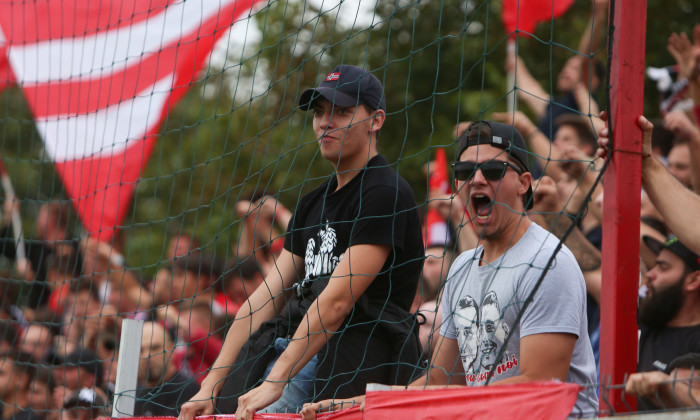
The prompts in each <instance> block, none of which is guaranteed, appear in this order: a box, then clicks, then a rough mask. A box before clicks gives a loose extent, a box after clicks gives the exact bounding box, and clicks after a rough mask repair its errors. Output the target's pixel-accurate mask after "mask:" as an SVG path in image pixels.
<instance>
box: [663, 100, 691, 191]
mask: <svg viewBox="0 0 700 420" xmlns="http://www.w3.org/2000/svg"><path fill="white" fill-rule="evenodd" d="M664 125H665V126H666V128H667V129H668V130H671V131H672V132H673V133H674V134H675V135H676V139H677V143H676V144H675V145H674V146H673V148H672V149H671V150H670V151H669V153H668V170H669V171H670V172H671V174H673V176H675V177H676V179H677V180H678V181H680V182H681V184H683V185H685V186H686V187H687V188H689V189H694V190H695V192H698V191H700V129H698V126H697V124H696V123H694V122H693V121H691V119H690V117H688V115H687V114H686V113H685V112H683V111H674V112H670V113H668V114H667V115H666V117H665V118H664Z"/></svg>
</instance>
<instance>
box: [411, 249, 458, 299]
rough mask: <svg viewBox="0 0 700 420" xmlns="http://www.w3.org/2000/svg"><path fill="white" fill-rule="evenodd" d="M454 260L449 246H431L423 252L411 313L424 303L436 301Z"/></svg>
mask: <svg viewBox="0 0 700 420" xmlns="http://www.w3.org/2000/svg"><path fill="white" fill-rule="evenodd" d="M453 260H454V253H453V252H452V249H451V246H450V245H442V244H432V245H428V247H427V248H426V250H425V261H423V271H422V273H421V277H420V280H419V282H418V288H417V289H416V296H415V298H414V300H413V306H412V307H411V312H415V310H416V309H417V308H418V306H420V305H422V304H423V303H425V302H430V301H434V300H437V299H438V296H439V295H440V294H441V293H442V288H443V287H444V285H445V279H447V272H448V271H449V269H450V265H451V264H452V261H453Z"/></svg>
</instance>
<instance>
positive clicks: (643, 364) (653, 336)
mask: <svg viewBox="0 0 700 420" xmlns="http://www.w3.org/2000/svg"><path fill="white" fill-rule="evenodd" d="M640 328H641V335H640V337H639V363H638V364H637V372H651V371H654V370H659V371H662V372H665V371H666V370H667V369H668V365H669V363H671V361H672V360H673V359H675V358H676V357H678V356H682V355H684V354H688V353H698V352H700V325H693V326H691V327H666V328H663V329H660V330H652V329H649V328H646V327H644V326H641V327H640ZM638 401H639V410H640V411H642V410H653V409H657V408H659V407H657V406H656V405H655V404H653V403H652V402H650V401H648V400H645V399H644V398H639V399H638Z"/></svg>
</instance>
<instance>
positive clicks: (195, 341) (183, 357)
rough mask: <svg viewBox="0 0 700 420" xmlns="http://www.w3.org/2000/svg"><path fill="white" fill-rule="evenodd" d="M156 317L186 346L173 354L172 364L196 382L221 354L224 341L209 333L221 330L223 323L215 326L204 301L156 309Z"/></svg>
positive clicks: (209, 308)
mask: <svg viewBox="0 0 700 420" xmlns="http://www.w3.org/2000/svg"><path fill="white" fill-rule="evenodd" d="M158 315H159V318H161V319H162V320H163V321H165V325H166V328H168V329H169V330H172V331H174V333H175V335H176V336H177V338H178V339H179V340H180V341H181V342H183V343H185V345H183V346H178V347H177V349H175V351H174V353H173V356H172V357H173V361H174V362H175V365H176V366H177V367H178V368H181V367H183V365H184V368H185V369H186V370H187V371H189V372H191V373H192V374H193V376H194V377H195V379H197V381H198V382H199V383H201V382H202V380H203V379H204V377H205V376H206V373H207V371H208V370H209V368H210V367H211V366H212V365H213V364H214V362H215V361H216V357H217V356H218V355H219V352H220V351H221V347H222V345H223V339H222V338H221V337H219V336H217V335H216V334H213V332H212V331H215V330H218V329H223V328H224V323H223V322H220V323H217V322H216V321H215V319H218V318H220V317H217V316H215V315H214V314H213V312H212V310H211V304H210V303H209V302H206V301H203V300H195V301H192V300H189V301H185V302H182V303H180V304H179V305H168V306H165V307H163V308H160V309H159V310H158Z"/></svg>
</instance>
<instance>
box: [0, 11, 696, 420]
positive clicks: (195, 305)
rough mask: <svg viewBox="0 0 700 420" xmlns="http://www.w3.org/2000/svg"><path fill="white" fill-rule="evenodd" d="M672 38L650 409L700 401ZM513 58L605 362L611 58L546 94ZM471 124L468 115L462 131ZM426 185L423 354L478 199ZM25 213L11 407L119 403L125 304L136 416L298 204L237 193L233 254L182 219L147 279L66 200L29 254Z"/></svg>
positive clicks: (6, 323)
mask: <svg viewBox="0 0 700 420" xmlns="http://www.w3.org/2000/svg"><path fill="white" fill-rule="evenodd" d="M599 3H601V4H604V2H599ZM597 10H599V11H604V10H606V8H605V7H600V6H599V7H598V8H597ZM604 22H605V17H604V16H602V15H600V14H598V15H597V16H596V17H595V18H594V19H592V21H591V24H590V25H589V29H588V30H587V32H586V34H585V35H584V36H583V38H582V39H583V40H588V41H589V42H588V43H585V42H582V45H580V46H579V51H582V52H585V51H592V50H594V49H597V48H598V47H597V44H596V43H597V42H599V37H598V36H597V34H596V33H597V32H598V31H599V30H600V28H596V27H595V25H596V24H600V23H604ZM591 31H592V32H591ZM591 42H592V43H593V45H591ZM668 48H669V51H670V52H671V54H672V56H673V58H674V59H675V60H676V64H677V66H678V69H679V77H681V78H684V79H686V80H687V82H688V83H687V89H686V90H685V95H686V96H687V99H689V100H690V103H691V105H692V106H691V107H690V108H682V107H681V108H677V109H669V110H667V111H668V112H666V113H665V115H664V116H663V119H660V120H658V121H655V123H654V124H652V123H651V122H649V121H648V120H647V119H645V118H643V117H642V118H640V120H639V126H640V129H642V130H643V132H644V138H645V143H644V156H643V171H644V173H643V187H644V189H643V191H642V207H641V212H640V215H639V220H640V237H639V238H638V240H639V244H640V262H639V265H640V280H639V285H640V287H639V299H640V306H639V309H640V317H639V327H640V331H641V335H640V362H639V373H638V374H635V375H632V376H631V378H630V380H629V382H628V383H627V391H628V392H630V393H632V394H633V395H637V396H639V397H640V407H641V408H643V409H649V410H651V409H656V408H662V407H663V408H668V407H675V406H679V405H682V406H698V405H700V404H699V401H700V397H698V399H695V398H694V395H696V393H698V394H700V391H698V389H700V388H698V387H697V385H696V384H693V381H692V380H690V382H689V378H692V377H695V378H696V380H698V383H700V378H698V375H697V371H696V369H697V368H698V367H700V362H699V360H700V356H698V355H697V354H695V353H700V259H699V258H698V254H700V232H698V230H699V229H698V228H697V226H699V225H698V224H697V223H696V221H695V220H694V219H695V217H694V216H695V215H696V214H700V199H699V198H698V196H697V194H698V193H700V128H699V124H698V123H699V122H700V25H698V26H696V27H695V29H694V31H693V34H692V35H691V36H690V37H689V36H687V35H686V34H673V35H672V36H671V37H670V38H669V43H668ZM531 64H532V63H531ZM506 71H510V72H513V73H514V74H515V78H516V83H517V84H519V86H520V88H519V89H518V94H519V96H520V98H521V99H522V103H524V104H525V105H526V110H525V112H523V111H518V112H509V113H495V114H494V115H493V116H492V118H493V119H494V120H497V121H501V122H505V123H508V124H511V125H513V126H514V127H515V129H517V130H518V131H519V132H520V133H521V134H522V136H523V137H524V139H525V140H526V141H527V143H528V147H529V149H530V153H531V155H532V156H533V159H532V162H531V163H532V164H533V167H537V168H538V169H533V173H536V172H537V173H539V174H540V175H541V176H540V177H539V179H538V180H537V181H536V183H535V186H534V187H533V190H534V196H533V199H534V203H533V205H534V206H533V208H532V209H531V210H529V215H530V217H531V218H532V219H533V220H535V221H536V222H537V223H538V224H539V225H540V226H543V227H545V228H546V229H548V230H549V231H550V232H552V233H553V234H554V235H556V236H558V237H560V238H562V239H563V240H564V243H565V245H566V246H567V247H568V248H569V249H570V250H571V251H572V253H573V255H574V256H575V258H576V261H577V262H578V264H579V267H580V269H581V271H582V272H583V275H584V279H585V282H586V289H587V292H588V308H587V315H588V327H589V328H588V334H589V338H590V341H591V344H592V346H593V350H594V355H595V358H596V362H597V361H598V357H599V344H600V310H599V305H600V302H601V300H600V295H601V281H602V278H601V262H602V260H603V258H604V256H603V255H602V254H601V246H602V220H603V216H604V214H603V208H602V204H601V203H602V196H603V190H602V186H601V183H600V182H597V178H598V177H599V175H600V174H601V169H602V167H603V159H601V158H600V157H601V156H604V155H605V154H606V153H607V149H606V147H607V143H606V142H607V136H608V133H607V128H606V124H605V119H604V118H599V117H598V115H599V106H598V105H597V103H596V101H595V99H594V98H595V97H596V94H595V93H596V91H597V90H598V89H599V88H600V84H601V80H602V79H603V74H602V73H601V71H600V63H596V62H595V61H591V60H589V59H588V56H587V55H586V54H577V55H575V56H573V57H572V58H571V59H570V60H569V61H567V63H566V65H565V66H564V68H563V69H562V71H561V73H560V75H559V77H558V81H557V84H556V86H557V88H558V92H557V94H549V93H547V92H546V91H545V90H544V89H543V88H542V87H541V86H540V85H539V83H537V81H536V80H535V78H534V77H532V75H531V74H530V72H529V71H528V69H527V57H525V58H523V57H519V56H517V55H515V54H513V55H511V56H509V57H508V60H507V63H506ZM679 104H686V105H687V104H688V101H684V102H681V101H679ZM465 127H466V124H460V125H458V126H457V127H456V129H455V131H456V133H455V134H456V137H458V136H459V135H460V134H461V131H462V130H463V129H464V128H465ZM598 144H600V145H601V149H600V150H599V151H598V152H596V148H597V147H598ZM596 153H598V155H597V154H596ZM444 170H446V169H444V168H442V167H441V165H440V164H438V163H436V162H431V163H430V164H429V165H427V167H426V176H427V177H428V178H433V177H437V178H438V179H439V178H440V177H444V174H441V173H440V172H441V171H444ZM429 184H430V186H431V190H430V191H429V198H428V200H427V206H425V208H426V214H425V215H424V216H425V217H424V226H423V232H424V242H425V247H426V252H425V260H424V262H423V271H422V276H421V279H420V282H419V285H418V290H417V292H416V296H415V299H414V302H413V306H412V308H411V312H416V313H419V314H421V315H420V316H419V319H420V320H421V322H422V326H421V331H420V339H421V343H422V345H423V348H424V351H425V353H426V357H428V356H429V354H430V352H431V351H432V349H433V346H434V342H433V336H434V334H435V333H436V331H438V330H439V328H440V325H441V324H442V321H441V315H440V310H439V307H440V302H441V293H442V290H443V286H444V285H445V281H446V278H447V274H448V269H449V267H450V265H451V264H452V262H453V260H454V258H455V257H456V256H457V255H459V254H460V253H461V252H464V251H467V250H468V249H471V248H474V247H475V246H476V245H477V244H478V243H479V237H478V236H477V235H476V234H475V233H474V230H473V228H472V227H471V226H470V224H469V215H468V214H466V213H465V203H463V202H462V201H461V200H460V199H459V197H457V196H456V195H455V194H453V193H452V192H451V188H450V186H449V184H448V185H447V187H446V186H445V184H444V182H443V183H441V182H430V183H429ZM12 211H16V204H15V202H14V201H12V200H6V203H5V211H4V212H3V215H4V219H3V226H4V228H3V231H2V232H0V237H3V238H4V239H2V240H0V242H1V243H0V252H2V254H3V256H4V257H6V258H7V259H9V260H10V261H13V262H14V266H13V271H14V274H13V273H9V272H8V273H0V278H1V279H2V280H0V400H1V401H2V402H1V404H0V418H2V419H10V418H15V419H18V418H27V419H45V420H49V419H51V420H56V419H58V418H59V417H60V418H63V417H64V416H65V417H66V418H71V419H72V418H76V419H89V418H95V417H99V416H104V415H109V405H110V402H111V397H112V393H113V392H114V386H115V382H116V373H117V363H118V354H119V346H120V345H121V344H123V343H122V342H121V341H120V330H121V320H123V319H125V318H133V319H141V320H144V321H145V324H144V331H143V341H142V345H141V363H140V365H139V375H138V377H139V388H138V390H137V404H136V412H135V415H146V416H168V415H169V416H176V415H177V414H178V410H179V407H180V406H181V405H182V404H183V403H184V402H186V401H187V400H188V399H189V398H190V397H192V396H193V395H195V394H196V393H197V391H198V390H199V387H200V384H201V382H202V380H203V378H204V377H205V376H206V374H207V372H208V371H209V369H210V368H211V366H212V365H213V363H214V361H215V360H216V358H217V356H218V354H219V352H220V350H221V348H222V345H223V340H224V338H225V337H224V336H225V333H226V330H227V324H228V322H229V321H230V320H232V319H233V317H234V316H235V315H236V313H237V312H238V310H239V308H241V306H242V305H243V304H244V303H245V302H246V300H247V298H248V297H249V296H250V295H251V294H252V293H253V291H254V290H256V289H257V288H258V287H259V286H260V285H261V284H263V279H264V278H265V276H266V275H267V274H268V272H270V270H274V269H275V257H276V255H278V254H279V253H280V252H281V250H282V246H283V242H284V232H285V229H286V227H287V225H288V224H289V222H290V219H291V218H292V213H291V212H290V211H289V210H288V209H287V207H285V206H284V205H283V204H282V203H281V202H280V201H278V200H277V199H275V198H274V197H271V196H267V195H255V194H254V195H252V196H251V197H250V198H249V200H242V201H239V202H238V203H237V205H236V207H235V211H236V213H237V215H238V216H239V218H240V220H241V221H242V228H241V235H240V240H239V243H238V246H237V250H236V255H235V257H233V258H229V260H233V262H229V263H228V264H226V263H224V262H223V261H221V260H219V259H217V258H215V257H213V256H211V255H207V254H206V253H205V252H203V251H202V250H203V247H202V244H201V242H200V241H199V240H198V239H197V238H195V237H194V236H192V235H189V234H185V233H182V234H178V235H175V236H173V237H172V238H171V240H170V242H169V247H168V249H167V251H166V252H165V258H164V261H166V263H165V264H163V266H162V267H160V268H159V269H158V271H157V272H156V274H155V275H154V276H153V277H152V278H143V277H142V276H141V275H140V274H139V273H137V272H136V271H134V270H131V269H129V267H128V266H127V265H126V264H125V261H124V258H123V256H122V252H123V249H122V246H123V245H122V244H121V243H120V242H119V241H118V240H116V241H114V242H112V243H110V244H107V243H100V242H97V241H94V240H92V239H76V238H74V237H73V236H71V230H70V227H69V220H70V215H71V209H70V206H69V205H67V204H65V203H58V202H49V203H47V204H44V205H43V206H42V207H41V208H40V210H39V212H38V216H37V219H36V229H35V232H36V234H35V238H34V239H33V240H31V241H27V242H26V244H24V245H23V246H25V248H26V249H25V252H24V253H22V254H23V255H25V256H26V257H24V258H18V257H17V255H18V253H17V252H16V246H17V245H16V243H15V240H14V238H13V237H12V235H11V231H10V227H9V215H10V214H11V212H12ZM428 212H432V213H431V216H429V215H428V214H427V213H428ZM631 216H632V215H630V217H631ZM572 225H573V226H572ZM435 232H441V233H440V234H436V233H435ZM567 232H568V233H567ZM635 240H636V239H635ZM13 279H14V280H13ZM20 297H21V298H22V299H20ZM20 300H21V301H22V302H23V304H22V305H20V304H19V302H20ZM678 384H680V385H678ZM676 386H678V387H679V388H681V387H682V386H685V388H682V389H681V390H680V391H678V390H677V388H676ZM679 395H680V396H682V397H681V398H678V396H679Z"/></svg>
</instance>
